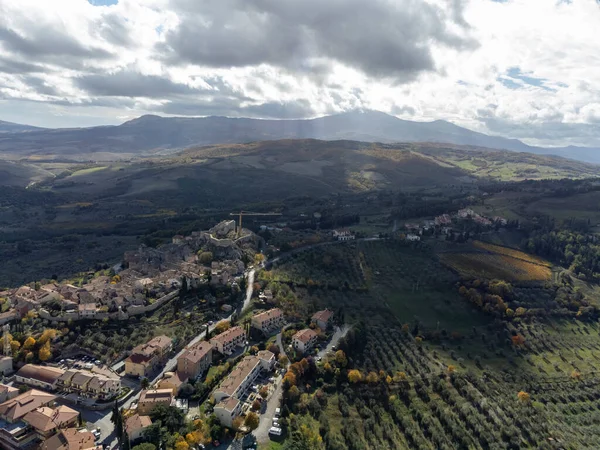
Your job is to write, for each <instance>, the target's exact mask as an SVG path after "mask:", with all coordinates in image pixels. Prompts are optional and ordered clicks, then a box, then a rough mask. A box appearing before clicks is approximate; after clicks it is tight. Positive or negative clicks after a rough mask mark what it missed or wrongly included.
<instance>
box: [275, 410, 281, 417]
mask: <svg viewBox="0 0 600 450" xmlns="http://www.w3.org/2000/svg"><path fill="white" fill-rule="evenodd" d="M280 415H281V408H275V417H279V416H280Z"/></svg>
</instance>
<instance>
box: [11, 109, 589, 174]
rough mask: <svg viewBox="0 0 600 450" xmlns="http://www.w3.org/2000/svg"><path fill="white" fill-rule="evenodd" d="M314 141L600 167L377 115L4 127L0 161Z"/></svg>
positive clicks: (566, 151)
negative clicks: (466, 150) (440, 146)
mask: <svg viewBox="0 0 600 450" xmlns="http://www.w3.org/2000/svg"><path fill="white" fill-rule="evenodd" d="M306 138H312V139H321V140H355V141H364V142H382V143H392V142H436V143H448V144H455V145H467V146H473V147H478V148H490V149H501V150H510V151H516V152H528V153H534V154H542V155H556V156H562V157H565V158H570V159H575V160H579V161H585V162H593V163H600V149H598V148H589V147H573V146H571V147H558V148H545V147H534V146H530V145H527V144H525V143H523V142H521V141H519V140H517V139H507V138H503V137H497V136H489V135H486V134H483V133H478V132H475V131H471V130H469V129H466V128H463V127H460V126H457V125H454V124H452V123H450V122H447V121H443V120H436V121H432V122H416V121H409V120H402V119H398V118H397V117H394V116H391V115H388V114H385V113H382V112H378V111H370V110H367V111H351V112H346V113H341V114H336V115H331V116H324V117H319V118H316V119H300V120H264V119H248V118H229V117H217V116H210V117H202V118H184V117H160V116H155V115H145V116H141V117H139V118H137V119H134V120H130V121H128V122H125V123H123V124H121V125H117V126H100V127H90V128H59V129H43V128H36V127H30V126H28V125H19V124H13V123H10V122H2V121H0V157H3V158H4V159H15V158H16V159H27V158H32V157H35V158H38V159H39V158H40V157H45V158H49V159H65V160H79V161H81V160H96V161H102V160H119V159H131V158H136V157H140V156H149V155H157V154H168V153H173V152H175V151H177V150H181V149H185V148H188V147H192V146H203V145H214V144H233V143H246V142H255V141H266V140H279V139H306Z"/></svg>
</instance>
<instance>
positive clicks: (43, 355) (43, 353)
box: [38, 341, 52, 361]
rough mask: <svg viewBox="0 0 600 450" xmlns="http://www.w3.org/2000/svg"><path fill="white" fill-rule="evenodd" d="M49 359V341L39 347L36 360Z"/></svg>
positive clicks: (50, 352) (50, 354) (50, 353)
mask: <svg viewBox="0 0 600 450" xmlns="http://www.w3.org/2000/svg"><path fill="white" fill-rule="evenodd" d="M51 357H52V351H51V350H50V341H46V343H45V344H44V345H42V346H41V347H40V351H39V352H38V358H39V359H40V361H48V360H49V359H50V358H51Z"/></svg>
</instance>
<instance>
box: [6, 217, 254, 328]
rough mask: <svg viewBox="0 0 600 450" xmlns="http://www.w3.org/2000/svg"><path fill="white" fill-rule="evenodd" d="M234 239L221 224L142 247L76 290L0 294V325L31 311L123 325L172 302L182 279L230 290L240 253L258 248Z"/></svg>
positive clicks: (249, 236) (33, 288) (249, 240)
mask: <svg viewBox="0 0 600 450" xmlns="http://www.w3.org/2000/svg"><path fill="white" fill-rule="evenodd" d="M234 237H235V221H225V222H221V223H219V224H218V225H216V226H215V227H213V228H211V229H210V230H209V231H200V232H193V233H192V234H191V235H190V236H186V237H183V236H175V237H173V239H172V243H170V244H166V245H163V246H161V247H159V248H156V249H155V248H150V247H146V246H144V245H142V246H140V248H139V249H138V250H135V251H129V252H125V254H124V257H123V262H124V264H123V265H122V266H121V265H118V266H116V267H115V268H114V269H115V273H116V274H117V275H116V276H112V277H109V276H100V277H94V274H93V273H89V274H88V277H89V281H87V282H86V283H85V284H83V285H81V286H74V285H72V284H68V283H56V282H53V283H49V284H45V285H42V286H40V285H39V284H36V283H32V285H30V286H22V287H20V288H18V289H12V290H7V291H3V292H0V298H5V299H6V300H5V301H8V302H9V308H8V310H7V311H6V312H4V313H2V314H0V325H3V324H5V323H9V322H11V321H13V320H19V319H22V318H23V317H25V316H26V315H27V314H28V313H29V312H30V311H36V312H37V313H38V314H39V315H40V317H42V318H44V319H48V320H54V321H64V322H66V321H68V320H93V319H97V320H101V319H105V318H108V319H114V320H126V319H128V318H129V317H130V316H133V315H139V314H144V313H147V312H150V311H153V310H154V309H156V308H157V307H158V306H160V305H161V304H163V303H164V302H166V301H169V300H171V299H172V298H174V297H175V296H176V295H177V294H178V292H179V289H180V288H181V286H182V282H183V279H184V278H185V280H186V283H187V286H188V287H192V288H194V287H198V286H200V285H201V284H206V283H209V282H210V284H211V285H213V286H231V285H232V284H234V283H235V282H236V278H237V277H240V276H241V275H242V274H243V271H244V263H243V262H242V256H243V250H244V248H247V247H249V246H250V247H253V248H255V246H256V245H257V244H258V240H259V239H260V238H258V237H257V236H256V235H254V234H253V233H250V232H247V233H246V234H244V236H243V237H241V238H238V239H233V238H234ZM203 252H207V253H210V254H212V257H213V260H212V261H209V262H206V261H200V256H199V254H202V253H203Z"/></svg>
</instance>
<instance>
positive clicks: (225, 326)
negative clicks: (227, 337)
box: [215, 320, 231, 334]
mask: <svg viewBox="0 0 600 450" xmlns="http://www.w3.org/2000/svg"><path fill="white" fill-rule="evenodd" d="M229 328H231V322H229V321H228V320H221V321H220V322H219V323H218V324H217V325H216V326H215V331H216V332H217V333H219V334H220V333H222V332H224V331H227V330H229Z"/></svg>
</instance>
